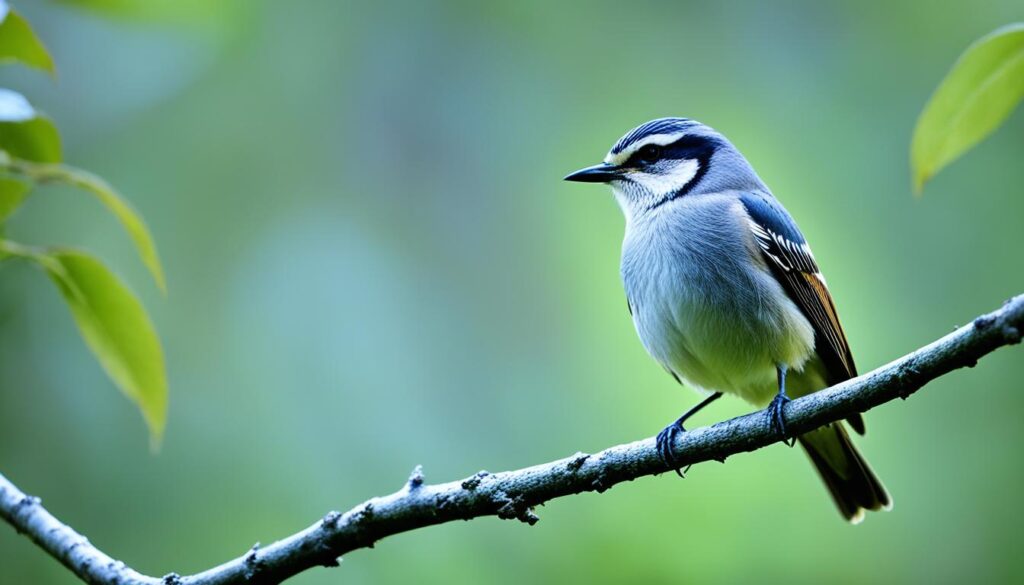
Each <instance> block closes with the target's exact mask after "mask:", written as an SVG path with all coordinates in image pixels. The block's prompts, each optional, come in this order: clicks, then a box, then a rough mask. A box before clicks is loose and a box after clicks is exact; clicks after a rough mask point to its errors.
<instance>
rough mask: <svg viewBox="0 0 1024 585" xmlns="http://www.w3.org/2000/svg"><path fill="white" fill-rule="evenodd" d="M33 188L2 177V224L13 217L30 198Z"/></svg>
mask: <svg viewBox="0 0 1024 585" xmlns="http://www.w3.org/2000/svg"><path fill="white" fill-rule="evenodd" d="M31 190H32V186H31V185H29V184H28V183H26V182H25V181H21V180H18V179H14V178H11V177H0V223H3V222H4V221H6V220H7V218H8V217H10V216H11V214H12V213H14V211H15V210H16V209H18V207H20V206H21V203H22V201H24V200H25V197H27V196H28V194H29V191H31Z"/></svg>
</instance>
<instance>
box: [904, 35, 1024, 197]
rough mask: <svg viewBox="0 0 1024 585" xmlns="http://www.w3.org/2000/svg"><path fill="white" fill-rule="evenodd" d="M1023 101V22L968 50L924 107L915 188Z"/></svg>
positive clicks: (914, 159) (915, 152)
mask: <svg viewBox="0 0 1024 585" xmlns="http://www.w3.org/2000/svg"><path fill="white" fill-rule="evenodd" d="M1022 98H1024V23H1017V24H1011V25H1009V26H1005V27H1002V28H1000V29H998V30H996V31H995V32H992V33H990V34H988V35H986V36H984V37H982V38H981V39H978V40H977V41H975V42H974V43H973V44H972V45H971V46H970V47H968V48H967V50H966V51H964V53H963V55H961V56H960V58H959V59H958V60H957V62H956V63H955V64H954V65H953V68H952V69H951V70H950V72H949V73H948V74H947V75H946V78H945V79H943V80H942V83H940V84H939V87H938V88H937V89H936V90H935V93H934V94H932V97H931V99H930V100H928V104H927V105H926V106H925V108H924V111H923V112H922V113H921V117H920V118H918V120H917V127H916V128H915V129H914V138H913V141H912V143H911V147H910V159H911V165H912V167H913V169H912V172H913V178H914V190H915V192H917V193H920V192H921V189H922V188H923V187H924V184H925V182H927V181H928V180H929V179H931V178H932V177H933V176H935V174H936V173H938V172H939V171H940V170H942V168H944V167H945V166H946V165H948V164H950V163H951V162H953V161H954V160H956V159H957V158H958V157H960V155H962V154H963V153H964V152H966V151H967V150H969V149H970V148H971V147H973V146H974V145H976V144H978V143H979V142H981V140H983V139H984V138H985V137H986V136H988V135H989V134H991V133H992V132H994V131H995V130H996V128H998V127H999V125H1000V124H1002V122H1003V121H1004V120H1006V118H1007V117H1008V116H1009V115H1010V113H1011V112H1013V109H1014V107H1016V105H1017V104H1018V103H1019V102H1020V100H1021V99H1022Z"/></svg>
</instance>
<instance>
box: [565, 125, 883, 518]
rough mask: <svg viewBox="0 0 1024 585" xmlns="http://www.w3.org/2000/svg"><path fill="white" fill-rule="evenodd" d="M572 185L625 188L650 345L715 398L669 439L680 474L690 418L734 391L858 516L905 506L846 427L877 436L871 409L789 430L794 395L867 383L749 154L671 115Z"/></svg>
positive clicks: (632, 282) (664, 362)
mask: <svg viewBox="0 0 1024 585" xmlns="http://www.w3.org/2000/svg"><path fill="white" fill-rule="evenodd" d="M565 180H567V181H574V182H582V183H604V184H607V185H610V186H611V188H612V193H613V194H614V196H615V200H616V201H617V203H618V205H619V207H620V208H621V209H622V212H623V215H624V217H625V236H624V238H623V242H622V256H621V268H620V272H621V277H622V281H623V286H624V288H625V292H626V299H627V305H628V308H629V313H630V315H631V316H632V320H633V324H634V326H635V328H636V331H637V334H638V335H639V337H640V341H641V342H642V343H643V346H644V348H645V349H646V350H647V352H648V353H649V354H650V355H651V356H652V357H653V358H654V359H655V360H656V361H657V362H658V363H660V364H661V366H662V367H664V369H665V370H667V371H668V373H669V374H670V375H671V376H672V377H673V378H675V379H676V381H677V382H679V383H681V384H685V385H688V386H690V387H693V388H694V389H696V390H698V392H700V393H701V394H703V395H704V396H705V398H704V399H703V400H702V401H700V402H699V403H698V404H697V405H696V406H694V407H693V408H691V409H690V410H688V411H687V412H685V413H684V414H683V415H682V416H680V417H679V418H678V419H677V420H675V421H673V422H672V423H671V424H669V425H668V426H667V427H665V429H664V430H663V431H661V432H660V433H659V434H658V436H657V441H656V445H657V449H658V452H659V455H660V457H661V459H662V461H663V462H664V463H665V465H666V466H667V468H668V469H674V470H675V471H676V472H677V473H680V472H679V467H680V465H679V463H678V460H677V459H676V457H675V454H674V452H673V445H674V443H675V439H676V438H677V437H678V435H679V434H680V433H684V432H686V429H685V427H684V423H685V421H686V420H687V419H688V418H689V417H691V416H692V415H694V414H695V413H696V412H698V411H699V410H701V409H702V408H704V407H705V406H707V405H708V404H710V403H712V402H714V401H715V400H717V399H718V398H719V397H721V396H722V394H723V393H724V394H730V395H734V396H737V397H739V398H741V399H744V400H746V401H747V402H749V403H750V404H752V405H754V406H756V407H757V408H759V409H765V417H766V424H767V425H769V428H770V429H771V430H772V431H773V432H775V433H777V434H778V435H779V436H780V437H781V438H782V439H783V440H784V441H787V439H789V441H787V444H789V445H790V446H793V444H792V443H793V442H799V443H800V445H801V446H802V447H803V450H804V451H805V452H806V453H807V455H808V457H809V458H810V461H811V463H812V464H813V466H814V468H815V469H816V470H817V472H818V475H819V476H820V477H821V479H822V480H823V482H824V484H825V486H826V488H827V489H828V491H829V493H830V494H831V496H832V500H833V501H834V502H835V505H836V507H837V508H838V510H839V512H840V514H842V516H843V517H844V518H845V519H846V520H848V521H850V522H851V523H859V522H860V521H862V520H863V518H864V512H865V511H866V510H871V511H874V510H882V509H885V510H888V509H891V507H892V498H891V496H890V495H889V492H888V491H887V490H886V489H885V487H884V486H883V484H882V482H881V480H879V479H878V476H877V475H875V473H874V471H872V469H871V467H870V466H869V465H868V463H867V461H866V460H865V459H864V457H863V456H862V455H861V454H860V452H859V451H858V450H857V448H856V447H855V446H854V444H853V442H852V441H851V438H850V435H849V433H848V432H847V430H846V425H849V426H850V427H851V428H852V429H853V430H854V431H856V432H857V433H858V434H861V435H862V434H864V430H865V429H864V420H863V418H862V416H861V415H860V414H855V415H853V416H850V417H849V418H847V419H846V421H845V424H844V423H843V422H842V421H838V422H834V423H831V424H828V425H826V426H823V427H820V428H818V429H816V430H813V431H810V432H807V433H804V434H802V435H800V436H799V437H795V438H791V437H789V436H788V434H787V433H786V428H785V405H786V403H788V402H789V400H790V398H791V397H792V398H797V397H800V396H805V395H807V394H810V393H812V392H816V391H818V390H821V389H823V388H826V387H828V386H831V385H833V384H836V383H839V382H842V381H844V380H848V379H850V378H853V377H856V376H857V367H856V365H855V364H854V361H853V355H852V353H851V350H850V346H849V343H848V342H847V339H846V334H845V333H844V331H843V326H842V324H841V323H840V321H839V315H838V313H837V311H836V306H835V303H834V302H833V299H832V295H831V293H830V292H829V288H828V285H827V284H826V282H825V277H824V276H823V275H822V273H821V270H820V269H819V268H818V263H817V261H816V260H815V258H814V254H812V253H811V248H810V246H809V245H808V243H807V240H806V239H805V238H804V236H803V234H802V233H801V231H800V228H799V227H797V224H796V222H795V221H794V220H793V218H792V216H790V214H789V212H788V211H786V209H785V208H784V207H783V206H782V204H781V203H780V202H779V200H778V199H776V198H775V196H774V195H773V194H772V192H771V191H770V190H769V189H768V187H767V186H766V185H765V183H764V182H763V181H762V180H761V178H760V177H759V176H758V174H757V173H756V172H755V171H754V168H753V167H752V166H751V164H750V163H749V162H748V161H747V159H746V158H745V157H744V156H743V155H742V154H741V153H740V151H739V150H738V149H737V148H736V147H735V146H734V145H733V144H732V143H731V142H730V141H729V140H728V139H726V137H725V136H724V135H722V134H720V133H719V132H717V131H715V130H714V129H712V128H711V127H709V126H706V125H704V124H702V123H700V122H697V121H695V120H692V119H688V118H659V119H655V120H651V121H650V122H646V123H644V124H641V125H640V126H637V127H636V128H633V129H632V130H630V131H629V132H627V133H626V134H625V135H624V136H623V137H622V138H620V139H619V140H618V141H617V142H615V144H614V145H613V146H612V148H611V150H610V151H609V152H608V154H607V156H606V157H605V158H604V161H603V162H601V163H600V164H597V165H593V166H590V167H586V168H583V169H581V170H578V171H576V172H573V173H571V174H569V175H568V176H566V177H565ZM680 475H681V473H680Z"/></svg>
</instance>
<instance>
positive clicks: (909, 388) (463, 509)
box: [0, 295, 1024, 585]
mask: <svg viewBox="0 0 1024 585" xmlns="http://www.w3.org/2000/svg"><path fill="white" fill-rule="evenodd" d="M1022 330H1024V295H1020V296H1017V297H1014V298H1012V299H1010V300H1009V301H1007V302H1006V304H1004V306H1003V307H1002V308H1000V309H999V310H997V311H994V312H992V313H989V314H987V315H982V316H981V317H978V318H977V319H975V320H974V321H973V322H972V323H971V324H969V325H966V326H964V327H961V328H959V329H957V330H956V331H954V332H953V333H950V334H949V335H946V336H945V337H943V338H942V339H939V340H938V341H935V342H933V343H931V344H929V345H927V346H925V347H922V348H921V349H918V350H917V351H914V352H912V353H910V354H908V355H906V356H904V357H902V358H900V359H898V360H896V361H894V362H892V363H890V364H888V365H885V366H882V367H880V368H878V369H876V370H874V371H873V372H870V373H868V374H865V375H863V376H860V377H858V378H855V379H853V380H848V381H846V382H843V383H842V384H838V385H836V386H834V387H832V388H829V389H827V390H822V391H821V392H816V393H814V394H812V395H810V396H805V397H803V398H798V399H796V400H793V401H792V402H790V403H789V404H788V405H787V406H786V427H787V429H789V430H790V431H792V432H793V433H794V434H800V433H802V432H806V431H809V430H812V429H815V428H817V427H819V426H821V425H824V424H827V423H829V422H833V421H836V420H840V419H843V418H845V417H847V416H849V415H851V414H853V413H856V412H864V411H867V410H869V409H871V408H873V407H875V406H878V405H880V404H883V403H885V402H889V401H891V400H893V399H896V398H904V399H905V398H907V397H908V396H910V395H911V394H913V393H914V392H916V391H917V390H918V389H920V388H921V387H922V386H924V385H925V384H926V383H928V382H930V381H931V380H934V379H935V378H938V377H940V376H943V375H945V374H947V373H949V372H951V371H952V370H955V369H958V368H962V367H973V366H974V365H975V364H976V363H977V361H978V359H979V358H981V357H983V356H985V355H986V354H988V353H990V352H992V351H994V350H995V349H997V348H999V347H1002V346H1004V345H1011V344H1015V343H1019V342H1020V340H1021V331H1022ZM777 441H779V437H778V436H777V435H776V434H775V433H773V432H772V431H771V430H770V429H769V427H768V425H766V424H765V422H764V416H763V413H760V412H758V413H753V414H748V415H745V416H740V417H737V418H734V419H731V420H727V421H725V422H721V423H718V424H716V425H712V426H710V427H704V428H699V429H695V430H693V431H690V432H687V433H683V434H682V435H680V437H679V438H678V440H677V441H676V444H675V450H676V457H677V459H678V460H679V461H680V462H681V463H682V465H684V466H686V465H692V464H695V463H700V462H702V461H710V460H716V461H724V460H725V458H726V457H729V456H731V455H734V454H737V453H742V452H746V451H753V450H755V449H760V448H761V447H764V446H767V445H770V444H772V443H775V442H777ZM664 471H665V468H664V466H663V464H662V463H661V460H660V458H659V456H658V452H657V450H656V449H655V446H654V439H653V438H650V439H645V440H642V441H637V442H634V443H630V444H627V445H619V446H616V447H611V448H609V449H605V450H604V451H601V452H600V453H596V454H593V455H587V454H584V453H577V454H576V455H573V456H572V457H568V458H566V459H561V460H559V461H554V462H552V463H545V464H543V465H536V466H533V467H527V468H525V469H519V470H516V471H505V472H501V473H488V472H486V471H481V472H479V473H477V474H475V475H473V476H471V477H468V478H466V479H463V480H460V481H454V482H450V483H444V484H436V485H429V484H425V483H424V482H423V473H422V470H420V469H419V468H417V469H416V470H414V471H413V473H412V475H411V476H410V477H409V480H408V481H407V482H406V484H405V485H404V486H403V487H402V489H400V490H399V491H397V492H395V493H393V494H391V495H389V496H383V497H378V498H373V499H370V500H367V501H366V502H363V503H362V504H359V505H358V506H356V507H355V508H352V509H351V510H349V511H348V512H345V513H344V514H342V513H339V512H330V513H328V514H327V515H326V516H324V517H323V518H322V519H321V520H320V521H318V522H317V523H316V524H313V525H312V526H310V527H308V528H306V529H305V530H303V531H301V532H298V533H297V534H294V535H292V536H289V537H287V538H285V539H283V540H279V541H277V542H275V543H273V544H270V545H268V546H265V547H260V546H259V545H258V544H257V545H255V546H253V547H252V548H251V549H249V551H248V552H247V553H246V554H244V555H243V556H241V557H239V558H237V559H234V560H231V561H228V562H227V563H224V564H223V565H220V566H218V567H214V568H212V569H209V570H207V571H204V572H202V573H198V574H196V575H192V576H188V577H180V576H178V575H176V574H173V573H172V574H170V575H167V576H165V577H163V578H162V579H157V578H154V577H147V576H145V575H141V574H139V573H137V572H135V571H133V570H131V569H130V568H128V567H126V566H125V565H124V564H123V563H120V562H118V561H115V560H113V559H111V558H110V557H108V556H107V555H105V554H104V553H102V552H101V551H99V550H98V549H96V548H95V547H93V546H92V545H91V544H89V543H88V541H87V540H86V539H85V538H84V537H82V536H81V535H79V534H78V533H77V532H75V531H74V530H72V529H71V528H70V527H68V526H66V525H64V524H61V523H60V522H59V521H58V520H57V519H56V518H54V517H53V516H52V515H50V513H49V512H47V511H46V510H45V509H43V507H42V506H41V505H40V503H39V500H38V499H37V498H32V497H30V496H26V495H25V494H23V493H22V492H21V491H19V490H18V489H17V488H16V487H15V486H14V485H13V484H11V483H10V482H8V481H7V479H6V478H4V477H3V476H2V475H0V516H2V517H3V518H4V519H5V520H7V521H8V522H9V523H11V524H12V525H13V526H14V527H15V529H16V530H18V531H19V532H23V533H25V534H27V535H28V536H29V538H31V539H32V540H33V541H35V542H36V544H38V545H39V546H41V547H42V548H43V549H44V550H46V551H47V552H48V553H50V554H51V555H52V556H53V557H55V558H56V559H58V560H60V561H61V562H62V563H63V564H64V565H65V566H66V567H68V568H69V569H71V571H73V572H74V573H75V574H76V575H78V576H79V577H80V578H81V579H82V580H84V581H86V582H88V583H96V584H99V583H102V584H114V583H118V584H146V585H150V584H162V585H234V584H243V583H259V584H268V583H280V582H281V581H284V580H285V579H288V578H289V577H292V576H294V575H296V574H298V573H300V572H302V571H305V570H306V569H309V568H311V567H314V566H318V565H322V566H336V565H337V564H338V563H337V559H338V557H340V556H341V555H343V554H345V553H347V552H350V551H353V550H356V549H359V548H365V547H372V546H373V545H374V543H375V542H377V541H378V540H380V539H382V538H384V537H387V536H391V535H393V534H398V533H401V532H408V531H410V530H415V529H417V528H423V527H425V526H432V525H434V524H441V523H444V522H450V521H453V520H468V519H470V518H478V517H481V516H498V517H499V518H508V519H512V518H514V519H518V520H521V521H523V522H527V523H529V524H533V523H535V522H536V521H537V520H538V518H537V516H536V515H535V514H534V512H533V508H534V506H537V505H539V504H543V503H544V502H547V501H548V500H551V499H554V498H559V497H562V496H568V495H572V494H578V493H582V492H588V491H597V492H603V491H604V490H607V489H609V488H611V487H612V486H614V485H616V484H618V483H621V482H623V481H631V480H634V479H636V478H638V477H643V476H646V475H654V474H658V473H662V472H664Z"/></svg>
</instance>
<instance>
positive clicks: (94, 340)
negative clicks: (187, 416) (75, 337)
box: [35, 250, 167, 445]
mask: <svg viewBox="0 0 1024 585" xmlns="http://www.w3.org/2000/svg"><path fill="white" fill-rule="evenodd" d="M35 259H36V260H37V261H40V263H41V264H42V265H43V267H44V268H45V269H46V271H47V273H48V274H49V275H50V277H51V278H52V279H53V281H54V282H55V283H56V284H57V286H58V288H59V289H60V292H61V295H63V297H64V300H65V301H66V302H67V305H68V307H69V308H70V309H71V314H72V315H73V316H74V318H75V323H77V324H78V329H79V331H81V333H82V337H83V338H85V342H86V345H88V346H89V349H91V350H92V352H93V353H94V354H95V355H96V357H97V359H98V360H99V362H100V364H101V365H102V366H103V369H104V370H105V371H106V372H107V375H108V376H110V378H111V379H112V380H113V381H114V383H115V384H116V385H117V387H118V388H120V389H121V391H122V392H124V394H125V395H127V396H128V398H130V399H132V400H133V401H134V402H135V403H136V404H137V405H138V406H139V409H140V410H141V411H142V416H143V418H145V420H146V424H147V426H148V427H149V432H150V437H151V439H152V441H153V444H154V445H158V444H159V442H160V439H161V437H162V436H163V432H164V426H165V424H166V421H167V377H166V373H165V370H164V355H163V350H162V349H161V347H160V340H159V338H157V335H156V330H155V329H154V327H153V323H152V322H151V321H150V320H149V316H148V315H147V314H146V310H145V309H144V308H143V306H142V303H140V302H139V300H138V299H137V298H136V297H135V295H134V294H132V292H131V291H130V290H128V288H127V287H126V286H125V285H124V284H122V283H121V281H120V280H118V278H117V277H116V276H114V275H113V274H112V273H111V272H110V271H109V270H108V269H107V267H106V266H104V265H103V264H102V263H101V262H100V261H99V260H97V259H95V258H93V257H92V256H89V255H88V254H84V253H82V252H76V251H72V250H61V251H57V252H52V253H49V254H47V255H45V256H44V257H42V258H39V257H37V258H35Z"/></svg>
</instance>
